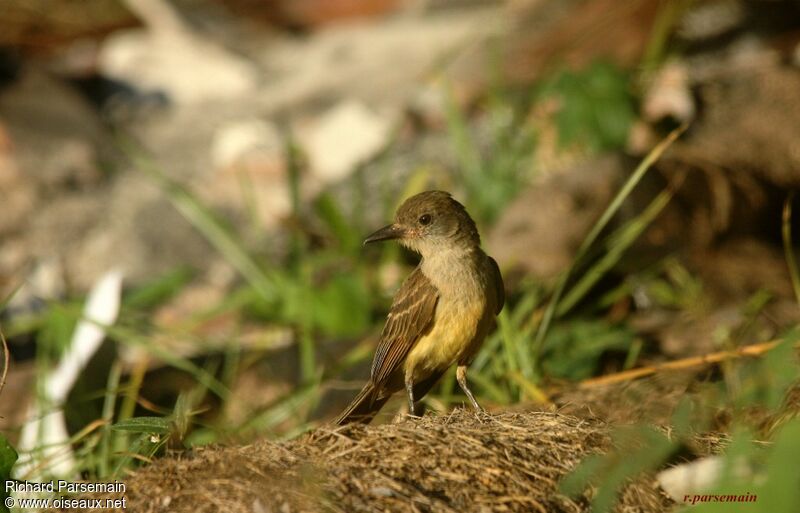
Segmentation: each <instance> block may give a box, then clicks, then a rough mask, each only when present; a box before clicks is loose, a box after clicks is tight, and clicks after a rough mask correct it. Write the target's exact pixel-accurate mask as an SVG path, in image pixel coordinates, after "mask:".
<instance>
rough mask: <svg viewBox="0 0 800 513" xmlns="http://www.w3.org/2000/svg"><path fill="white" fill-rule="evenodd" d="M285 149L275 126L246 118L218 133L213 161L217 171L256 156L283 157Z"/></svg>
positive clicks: (224, 127)
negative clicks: (250, 156)
mask: <svg viewBox="0 0 800 513" xmlns="http://www.w3.org/2000/svg"><path fill="white" fill-rule="evenodd" d="M284 146H285V143H284V139H283V137H282V136H281V133H280V131H279V130H278V128H277V127H276V126H275V125H273V124H271V123H267V122H266V121H263V120H260V119H244V120H240V121H234V122H231V123H228V124H226V125H223V126H222V127H220V128H219V129H218V130H217V131H216V132H215V133H214V141H213V143H212V147H211V159H212V161H213V162H214V166H215V167H216V168H224V167H228V166H231V165H235V164H236V163H237V162H241V161H242V160H243V159H246V158H247V157H248V156H249V155H254V154H256V155H263V156H265V157H277V158H281V156H282V154H283V152H284V151H285V148H284Z"/></svg>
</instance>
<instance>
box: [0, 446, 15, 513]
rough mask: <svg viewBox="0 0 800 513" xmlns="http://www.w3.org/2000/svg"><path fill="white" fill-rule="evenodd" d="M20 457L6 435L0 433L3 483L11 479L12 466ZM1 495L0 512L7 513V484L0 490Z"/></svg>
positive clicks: (0, 468) (0, 462) (0, 470)
mask: <svg viewBox="0 0 800 513" xmlns="http://www.w3.org/2000/svg"><path fill="white" fill-rule="evenodd" d="M18 457H19V456H18V455H17V451H15V450H14V448H13V447H12V446H11V444H10V443H8V440H6V437H4V436H3V435H0V479H2V481H3V483H5V482H7V481H8V480H10V479H11V468H12V467H13V466H14V463H16V462H17V458H18ZM0 497H2V499H3V501H2V504H0V513H7V512H8V508H7V507H6V504H5V498H6V497H8V494H7V493H6V488H5V486H3V489H2V491H0Z"/></svg>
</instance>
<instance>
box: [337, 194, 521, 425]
mask: <svg viewBox="0 0 800 513" xmlns="http://www.w3.org/2000/svg"><path fill="white" fill-rule="evenodd" d="M389 239H397V240H398V241H399V242H400V244H402V245H403V246H405V247H407V248H409V249H411V250H413V251H415V252H417V253H419V254H420V255H421V256H422V259H421V260H420V263H419V265H418V266H417V268H416V269H414V271H413V272H412V273H411V274H410V275H409V276H408V278H406V280H405V282H404V283H403V286H402V287H400V290H399V291H398V292H397V294H396V295H395V296H394V300H393V301H392V307H391V310H390V311H389V316H388V318H387V319H386V325H385V326H384V328H383V331H382V332H381V338H380V341H379V342H378V349H377V351H376V352H375V359H374V360H373V362H372V371H371V375H370V379H369V381H368V382H367V384H366V385H364V388H363V389H362V390H361V392H359V394H358V395H357V396H356V398H355V399H353V402H351V403H350V405H349V406H348V407H347V408H346V409H345V410H344V411H343V412H342V414H341V415H339V417H338V418H337V419H336V423H337V424H347V423H350V422H364V423H367V422H369V421H370V420H371V419H372V418H373V417H374V416H375V414H376V413H377V412H378V410H380V409H381V407H382V406H383V405H384V403H386V401H387V400H389V397H391V395H392V394H394V393H395V392H397V391H399V390H401V389H403V388H405V390H406V393H407V394H408V408H409V411H410V412H411V414H412V415H414V414H415V401H418V400H419V399H421V398H422V397H423V396H424V395H425V394H426V393H427V392H428V390H430V389H431V387H433V385H434V384H435V383H436V382H437V381H438V380H439V378H440V377H441V376H442V374H444V372H445V371H446V370H447V369H448V368H450V366H451V365H453V364H454V363H457V364H458V367H457V369H456V379H457V381H458V384H459V386H460V387H461V389H462V390H463V391H464V393H465V394H467V397H468V398H469V401H470V403H472V406H473V407H474V408H475V409H476V410H480V409H481V407H480V406H479V405H478V402H477V401H476V400H475V396H473V395H472V391H471V390H470V389H469V387H468V386H467V366H469V364H470V363H471V362H472V358H473V357H474V356H475V353H477V351H478V349H479V348H480V346H481V344H482V343H483V340H484V338H486V335H487V334H488V333H489V330H491V329H492V327H493V326H494V321H495V316H496V315H497V314H498V313H499V312H500V310H502V308H503V304H504V302H505V291H504V288H503V278H502V276H501V275H500V269H499V268H498V267H497V262H495V261H494V259H493V258H492V257H490V256H488V255H487V254H486V253H484V252H483V250H482V249H481V247H480V243H481V240H480V236H479V235H478V230H477V228H476V227H475V222H474V221H473V220H472V218H470V216H469V214H467V211H466V210H465V209H464V206H463V205H461V203H459V202H457V201H456V200H454V199H453V198H452V197H451V196H450V194H449V193H447V192H442V191H427V192H423V193H420V194H417V195H416V196H412V197H411V198H409V199H408V200H406V201H405V202H404V203H403V204H402V205H401V206H400V208H399V209H398V210H397V214H396V216H395V221H394V223H392V224H390V225H389V226H386V227H384V228H381V229H380V230H378V231H376V232H375V233H373V234H372V235H370V236H369V237H367V238H366V240H365V241H364V244H366V243H369V242H377V241H381V240H389Z"/></svg>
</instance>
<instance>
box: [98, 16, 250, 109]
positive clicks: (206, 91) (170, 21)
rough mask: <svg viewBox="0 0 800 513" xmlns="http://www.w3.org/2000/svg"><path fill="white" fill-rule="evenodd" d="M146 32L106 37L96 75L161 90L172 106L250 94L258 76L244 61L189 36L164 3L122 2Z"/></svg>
mask: <svg viewBox="0 0 800 513" xmlns="http://www.w3.org/2000/svg"><path fill="white" fill-rule="evenodd" d="M126 3H127V4H128V6H129V7H130V9H131V10H133V11H134V12H135V13H136V14H137V15H139V17H140V18H141V19H142V20H143V21H144V23H145V26H146V29H144V30H142V29H136V30H128V31H120V32H116V33H114V34H112V35H111V36H110V37H109V38H108V39H107V40H106V42H105V44H104V45H103V47H102V49H101V51H100V56H99V68H100V71H101V72H102V73H103V74H104V75H106V76H109V77H112V78H116V79H118V80H122V81H124V82H127V83H129V84H133V85H135V86H136V87H137V88H139V89H141V90H145V91H151V90H157V91H162V92H164V93H165V94H167V95H168V96H169V98H170V99H171V100H172V101H173V102H175V103H177V104H191V103H197V102H202V101H206V100H214V99H221V98H231V97H235V96H238V95H242V94H244V93H247V92H250V91H253V90H255V88H256V85H257V79H258V74H257V71H256V68H255V67H254V66H253V65H252V64H250V63H249V62H247V61H246V60H244V59H242V58H240V57H238V56H236V55H234V54H232V53H230V52H228V51H226V50H225V49H223V48H221V47H219V46H217V45H216V44H214V43H212V42H211V41H209V40H207V39H203V38H200V37H198V36H196V35H195V34H193V33H192V32H191V30H190V29H189V28H188V27H186V26H185V25H184V24H183V22H182V21H181V20H180V19H179V17H178V16H177V14H176V13H175V11H174V10H173V9H172V8H171V7H170V6H169V4H168V3H167V2H163V1H162V0H127V2H126Z"/></svg>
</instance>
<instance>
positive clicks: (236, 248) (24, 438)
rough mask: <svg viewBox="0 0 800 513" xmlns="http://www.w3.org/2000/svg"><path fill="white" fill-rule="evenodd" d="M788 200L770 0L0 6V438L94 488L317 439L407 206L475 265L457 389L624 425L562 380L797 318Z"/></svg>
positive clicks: (756, 397)
mask: <svg viewBox="0 0 800 513" xmlns="http://www.w3.org/2000/svg"><path fill="white" fill-rule="evenodd" d="M681 126H682V127H684V128H686V127H688V128H687V129H686V131H685V132H683V133H682V134H681V135H680V137H679V138H678V139H677V140H676V141H675V142H674V143H672V144H671V145H670V146H669V147H668V148H667V149H666V150H665V151H663V153H662V150H663V149H664V148H663V147H657V145H658V144H659V143H660V142H661V141H663V140H664V138H665V137H666V136H667V135H668V134H669V133H670V132H671V131H672V130H674V129H676V128H678V127H681ZM648 155H649V157H651V158H650V160H653V158H654V157H659V158H658V159H657V161H656V162H655V163H654V165H652V166H649V165H646V166H644V167H642V166H640V163H642V162H643V159H645V157H648ZM650 163H652V162H649V161H648V162H645V164H650ZM798 185H800V2H798V1H796V0H769V1H768V0H707V1H705V0H704V1H701V0H696V1H691V0H674V1H658V0H635V1H627V2H618V1H615V0H570V1H563V0H506V1H501V0H364V1H356V0H3V1H2V3H0V200H1V201H0V204H2V211H0V248H1V249H0V308H2V310H1V312H2V313H1V314H0V315H1V317H0V322H1V323H2V330H3V333H4V335H5V338H6V340H7V343H8V344H7V345H8V352H7V354H9V355H10V366H9V367H8V375H7V377H6V384H5V388H4V389H3V390H2V394H1V395H0V428H2V433H3V434H4V436H5V437H6V438H7V439H8V440H9V441H10V443H11V445H13V446H14V447H16V448H17V450H18V452H19V453H20V457H21V458H22V459H23V460H25V461H28V462H29V464H30V465H32V466H29V467H25V468H27V469H28V472H32V473H39V474H41V473H45V474H47V473H53V474H59V473H67V474H71V475H75V473H77V474H78V475H80V476H82V477H84V478H89V479H99V478H105V477H108V476H112V475H123V474H124V473H125V472H126V471H128V470H129V469H132V468H134V467H135V466H137V465H139V464H141V463H142V462H143V461H147V460H148V458H150V457H151V456H153V455H157V454H161V453H163V452H164V451H166V450H168V449H176V450H178V449H181V448H186V447H192V446H196V445H202V444H208V443H214V442H220V443H242V442H247V441H250V440H253V439H255V438H261V437H270V438H275V439H282V438H288V437H293V436H295V435H297V434H299V433H301V432H303V431H306V430H308V429H310V428H312V427H314V426H316V425H319V424H320V423H324V422H325V421H326V420H328V419H330V418H331V417H332V416H333V415H335V414H336V413H338V411H339V410H340V409H341V408H342V407H343V406H344V405H345V404H346V403H347V402H348V400H349V399H350V398H351V397H352V396H353V394H354V393H355V392H356V391H357V390H358V389H359V388H360V386H361V384H362V383H363V380H364V379H365V378H366V377H367V376H368V372H369V371H368V369H369V363H370V361H371V357H372V354H373V351H374V347H375V344H376V339H377V336H378V334H379V332H380V329H381V327H382V325H383V320H384V319H385V315H386V311H387V309H388V305H389V303H390V300H391V296H392V294H393V292H394V291H395V290H396V289H397V287H398V286H399V284H400V282H401V280H402V279H403V277H404V276H406V275H407V274H408V272H409V271H410V270H411V269H412V268H413V266H414V265H415V257H414V256H413V255H411V254H407V253H405V252H404V251H402V250H400V249H399V248H398V247H395V246H394V245H391V244H387V245H382V246H380V247H369V248H362V246H361V241H362V239H363V237H364V236H365V235H366V234H368V233H370V232H371V231H372V230H374V229H376V228H378V227H380V226H383V225H384V224H386V223H387V222H388V221H389V220H390V219H391V217H392V215H393V212H394V210H395V208H396V207H397V206H398V205H399V204H400V203H401V201H402V200H403V199H404V198H406V197H408V196H409V195H411V194H414V193H416V192H419V191H422V190H425V189H432V188H437V189H445V190H448V191H451V192H452V193H453V194H454V195H455V197H456V198H457V199H459V200H460V201H462V202H463V203H464V204H465V205H466V206H467V208H468V210H469V211H470V212H471V213H472V214H473V217H475V218H476V220H477V221H478V223H479V226H480V230H481V234H482V236H483V243H484V247H485V249H486V250H487V252H488V253H489V254H490V255H493V256H494V257H495V258H496V259H497V260H498V262H499V264H500V267H501V269H502V271H503V274H504V276H505V281H506V288H507V295H508V301H507V303H506V308H505V310H504V312H503V314H502V315H501V316H500V318H499V328H498V330H497V332H496V333H495V334H494V335H492V336H491V337H490V339H489V340H488V341H487V343H486V344H485V347H484V348H483V350H482V352H481V353H480V354H479V356H478V357H477V359H476V361H475V363H474V365H473V367H472V370H471V374H470V378H471V380H472V382H473V383H474V389H476V391H477V392H478V396H479V401H481V403H482V404H483V405H484V406H486V407H487V408H488V409H489V410H490V411H491V410H501V409H507V408H519V409H534V408H539V409H541V408H566V407H571V408H573V410H574V411H579V410H580V409H581V407H582V406H586V407H591V406H592V405H593V406H594V408H595V409H596V410H598V409H599V410H603V409H604V408H605V407H607V409H608V411H606V412H602V411H600V414H601V416H602V415H606V416H607V417H608V418H623V417H625V418H627V417H626V412H627V411H629V410H630V408H631V407H632V406H631V403H620V404H619V405H610V404H608V405H604V404H600V405H598V402H597V401H596V398H593V397H587V396H585V395H581V394H580V393H578V392H576V391H578V390H581V388H580V387H578V386H577V384H578V383H584V382H585V380H587V379H590V378H592V377H596V376H600V375H604V374H613V373H618V372H622V371H625V370H627V369H631V368H637V367H646V366H649V365H653V364H658V363H659V362H664V361H668V360H676V359H682V358H687V357H692V356H698V355H704V354H709V353H714V352H718V351H723V350H733V349H736V348H739V347H741V346H744V345H748V344H756V343H763V342H769V341H772V340H775V339H777V338H781V337H784V338H785V336H786V335H787V333H790V330H791V328H793V327H794V326H795V325H796V323H797V322H798V320H800V311H798V294H800V280H798V278H797V268H796V266H795V265H794V245H793V243H792V240H796V239H797V215H796V214H793V210H792V206H793V204H795V203H796V201H793V199H792V198H793V196H792V191H793V190H794V189H796V188H797V187H798ZM101 328H102V329H101ZM770 347H771V346H770ZM786 351H788V352H786ZM786 351H784V352H782V353H780V354H781V355H783V356H782V357H781V359H778V360H776V361H778V362H785V361H791V360H792V358H791V348H790V349H788V350H786ZM759 369H760V370H759ZM796 377H797V368H796V366H788V367H787V366H786V365H783V367H781V368H780V369H779V370H776V369H774V368H771V367H766V368H762V367H758V369H756V370H753V368H750V367H747V366H745V365H744V364H742V365H741V366H740V365H739V364H736V365H734V364H730V365H724V366H723V367H722V368H721V369H720V368H712V369H709V368H705V372H703V373H699V374H692V376H691V377H690V378H687V379H686V380H684V382H683V384H682V385H681V387H683V388H679V389H678V390H679V392H680V393H678V394H677V396H676V397H680V396H681V395H682V393H683V392H685V391H686V390H689V389H692V390H694V389H696V388H698V387H700V386H701V385H708V386H709V387H710V388H713V389H714V390H715V395H714V401H716V402H715V403H713V404H714V407H713V408H712V410H713V412H715V413H714V415H717V416H716V417H715V416H714V415H711V417H713V420H714V422H717V424H714V425H715V426H717V427H719V428H720V429H727V428H729V427H730V426H731V425H733V423H735V422H736V419H737V418H738V416H737V414H736V412H737V411H739V410H737V408H740V407H745V406H746V407H750V406H753V402H758V401H761V400H762V399H764V397H769V398H771V399H769V401H772V402H769V401H768V402H769V404H768V405H767V406H768V407H777V406H778V405H779V404H781V400H780V398H781V397H783V393H784V392H785V391H786V390H787V389H788V387H789V386H790V384H791V383H792V382H793V380H794V379H796ZM759 387H760V388H759ZM764 387H767V388H764ZM765 390H766V391H767V392H769V393H771V394H772V395H769V394H768V393H767V392H765ZM765 394H766V395H765ZM776 394H777V395H776ZM648 397H649V398H648V399H646V400H644V402H648V401H649V402H650V403H653V402H655V403H658V402H659V401H662V400H664V395H662V394H661V393H654V394H652V395H650V396H648ZM774 397H778V398H779V399H775V398H774ZM464 400H465V398H464V397H463V396H462V395H461V392H460V390H459V389H458V388H457V387H454V379H453V376H448V377H446V378H445V379H444V380H443V381H442V383H441V384H440V385H439V386H438V387H437V388H436V389H434V391H433V392H432V393H431V394H430V395H429V397H428V398H427V399H426V404H427V407H428V408H429V409H430V410H434V411H441V412H444V411H448V410H449V409H451V408H452V407H454V406H460V405H462V404H463V403H464ZM677 400H678V399H677V398H676V399H675V401H677ZM795 400H797V398H795ZM638 402H642V400H641V398H639V401H638ZM402 403H403V401H402V398H401V399H400V400H399V401H398V402H397V404H390V405H389V406H388V407H387V408H386V409H385V410H384V414H383V415H382V416H381V417H380V419H379V421H381V422H387V421H390V420H391V418H392V416H393V415H394V414H396V413H397V412H398V411H400V409H401V408H402ZM758 404H761V403H758ZM587 405H588V406H587ZM651 406H652V405H651ZM655 409H658V408H657V406H656V407H655ZM612 410H613V411H612ZM720 412H727V413H726V414H725V415H722V416H719V415H718V414H719V413H720ZM593 414H598V411H593ZM54 415H55V417H56V418H55V420H53V421H52V423H51V420H48V419H51V417H53V416H54ZM61 415H63V417H60V416H61ZM706 420H708V419H706ZM705 425H706V426H707V425H708V424H705ZM48 426H50V427H48ZM54 426H55V427H54ZM59 426H60V427H59ZM772 428H774V426H771V427H770V429H772ZM21 461H22V460H21ZM748 511H750V510H748Z"/></svg>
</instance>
